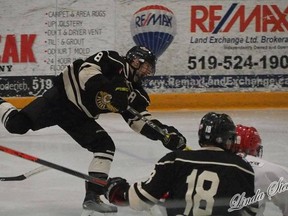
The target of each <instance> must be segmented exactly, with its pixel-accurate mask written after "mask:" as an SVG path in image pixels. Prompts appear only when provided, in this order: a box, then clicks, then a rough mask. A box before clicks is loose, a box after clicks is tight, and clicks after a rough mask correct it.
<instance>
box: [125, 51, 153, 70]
mask: <svg viewBox="0 0 288 216" xmlns="http://www.w3.org/2000/svg"><path fill="white" fill-rule="evenodd" d="M134 58H139V61H140V62H142V63H144V62H148V63H149V64H150V65H151V66H152V70H153V71H152V75H154V74H155V67H156V61H157V58H156V56H155V55H154V54H153V52H151V51H150V50H149V49H148V48H146V47H144V46H134V47H132V48H131V49H130V50H129V51H128V52H127V54H126V60H127V62H128V63H129V64H130V63H131V62H132V61H133V59H134Z"/></svg>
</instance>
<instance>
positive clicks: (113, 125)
mask: <svg viewBox="0 0 288 216" xmlns="http://www.w3.org/2000/svg"><path fill="white" fill-rule="evenodd" d="M206 112H207V111H177V112H153V115H154V116H156V117H157V118H158V119H159V120H161V121H162V122H163V123H166V124H171V125H174V126H175V127H176V128H178V129H179V130H180V131H181V132H182V133H183V134H184V135H185V136H186V138H187V140H188V143H189V145H190V146H191V147H192V148H198V138H197V130H198V125H199V121H200V119H201V117H202V116H203V115H204V114H205V113H206ZM217 112H225V113H227V114H229V115H230V116H231V117H232V118H233V120H234V122H235V123H242V124H244V125H250V126H254V127H256V128H257V129H258V131H259V133H260V135H261V137H262V140H263V145H264V155H263V159H265V160H268V161H271V162H274V163H278V164H281V165H283V166H286V167H288V160H287V153H288V145H287V142H288V110H281V109H273V110H226V111H223V110H222V111H219V110H217ZM97 121H98V122H99V123H100V124H101V125H102V126H103V127H104V128H105V129H106V130H107V131H108V132H109V134H110V135H111V137H112V138H113V139H114V142H115V145H116V148H117V149H116V154H115V159H114V162H113V165H112V169H111V173H110V174H111V176H121V177H124V178H126V179H127V180H128V181H129V182H134V181H138V180H141V179H144V178H145V177H147V176H149V174H150V171H151V170H152V169H153V167H154V163H155V162H157V161H158V159H160V158H161V157H162V156H163V155H164V154H165V153H167V152H168V150H166V149H165V148H164V147H163V146H162V144H161V142H159V141H156V142H155V141H150V140H148V139H146V138H145V137H143V136H141V135H139V134H137V133H135V132H134V131H132V130H131V129H130V128H129V127H128V125H127V124H126V123H125V122H124V121H123V120H122V119H121V117H120V116H119V115H117V114H106V115H102V116H100V118H99V119H98V120H97ZM0 145H3V146H7V147H9V148H12V149H15V150H18V151H22V152H24V153H27V154H30V155H34V156H37V157H39V158H41V159H44V160H47V161H50V162H53V163H57V164H59V165H62V166H65V167H68V168H71V169H74V170H77V171H79V172H82V173H86V172H87V168H88V165H89V163H90V161H91V158H92V154H91V153H90V152H88V151H86V150H85V149H83V148H81V147H80V146H79V145H78V144H77V143H76V142H75V141H74V140H72V139H71V138H70V137H69V136H68V135H67V134H65V132H64V131H62V130H61V129H60V128H58V127H57V126H55V127H50V128H45V129H42V130H40V131H34V132H33V131H30V132H28V133H27V134H25V135H11V134H9V133H8V132H7V131H6V130H5V129H4V127H3V126H2V125H1V126H0ZM39 166H40V165H39V164H36V163H34V162H31V161H27V160H24V159H22V158H18V157H15V156H12V155H9V154H7V153H3V152H0V176H15V175H20V174H23V173H25V172H27V171H30V170H32V169H34V168H37V167H39ZM83 198H84V180H83V179H80V178H77V177H74V176H71V175H68V174H65V173H63V172H60V171H57V170H48V171H46V172H43V173H41V174H38V175H35V176H32V177H30V178H28V179H26V180H24V181H17V182H0V216H18V215H21V216H60V215H61V216H80V214H81V210H82V209H81V204H82V201H83ZM118 211H119V212H118V213H117V214H115V215H119V216H120V215H121V216H130V215H140V216H141V215H151V214H150V213H149V212H136V211H133V210H131V209H129V208H128V207H119V208H118ZM265 213H266V214H265V215H275V216H277V215H281V213H280V211H279V210H278V208H277V207H276V206H274V205H273V204H269V205H268V207H267V209H266V212H265Z"/></svg>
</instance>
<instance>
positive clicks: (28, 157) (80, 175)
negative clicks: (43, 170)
mask: <svg viewBox="0 0 288 216" xmlns="http://www.w3.org/2000/svg"><path fill="white" fill-rule="evenodd" d="M0 151H3V152H5V153H8V154H11V155H14V156H17V157H20V158H23V159H26V160H29V161H32V162H35V163H39V164H41V165H44V166H46V167H50V168H52V169H56V170H58V171H61V172H64V173H67V174H70V175H73V176H76V177H78V178H82V179H85V180H86V181H89V182H91V183H94V184H97V185H100V186H103V187H104V186H106V184H107V182H106V181H104V180H101V179H98V178H95V177H92V176H89V175H86V174H84V173H80V172H78V171H76V170H72V169H69V168H66V167H63V166H60V165H58V164H55V163H51V162H49V161H46V160H43V159H40V158H37V157H35V156H32V155H28V154H25V153H23V152H19V151H16V150H13V149H10V148H7V147H4V146H1V145H0Z"/></svg>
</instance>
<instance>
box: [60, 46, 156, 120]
mask: <svg viewBox="0 0 288 216" xmlns="http://www.w3.org/2000/svg"><path fill="white" fill-rule="evenodd" d="M134 73H135V71H133V70H131V69H130V68H129V64H128V63H127V62H126V61H125V59H124V57H122V56H120V55H119V54H118V53H117V52H115V51H101V52H98V53H96V54H94V55H92V56H90V57H89V58H87V59H86V60H85V61H83V60H81V59H79V60H76V61H74V62H73V64H71V65H69V66H67V68H66V69H65V70H64V71H63V72H62V74H61V75H60V79H62V81H63V82H62V84H63V87H64V89H65V92H66V95H67V97H68V99H69V100H70V101H71V102H72V103H73V104H74V105H75V106H77V107H78V108H79V109H80V110H81V111H83V112H84V113H85V114H86V115H87V116H88V117H90V118H95V117H97V116H98V115H99V114H101V113H107V112H110V111H109V110H108V109H107V108H106V107H105V106H101V105H99V104H98V103H97V100H98V99H99V97H101V95H99V94H100V93H107V92H109V90H110V88H111V85H112V81H113V79H114V78H115V77H123V78H124V79H125V80H126V82H127V85H128V86H129V88H130V91H131V92H134V93H135V91H137V93H138V94H140V95H141V96H142V97H143V98H145V99H144V100H143V101H142V104H140V105H139V104H138V108H141V111H143V110H145V109H146V107H147V106H148V105H149V102H150V99H149V96H148V94H147V93H146V91H145V90H144V89H143V87H142V85H141V81H139V80H135V76H134V75H135V74H134ZM100 99H101V98H100ZM143 102H144V103H143ZM139 106H140V107H139Z"/></svg>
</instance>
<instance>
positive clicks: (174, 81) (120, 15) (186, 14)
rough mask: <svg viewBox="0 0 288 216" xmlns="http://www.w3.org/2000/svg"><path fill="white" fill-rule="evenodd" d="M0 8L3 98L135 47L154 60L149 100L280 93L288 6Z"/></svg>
mask: <svg viewBox="0 0 288 216" xmlns="http://www.w3.org/2000/svg"><path fill="white" fill-rule="evenodd" d="M0 1H1V9H0V10H1V20H0V23H1V30H0V96H6V95H8V96H38V95H41V94H42V92H43V91H45V90H46V89H48V88H50V87H51V85H50V82H52V78H53V77H54V76H55V75H57V74H59V73H60V72H61V71H62V70H63V68H64V67H65V66H66V65H67V64H70V63H71V62H73V61H74V60H75V59H77V58H83V59H85V58H86V57H88V56H90V55H92V54H94V53H95V52H97V51H100V50H107V49H113V50H116V51H118V52H119V53H121V54H123V55H125V53H126V52H127V50H128V49H130V48H131V47H132V46H134V45H136V44H137V45H142V46H147V47H148V48H150V49H151V50H152V51H153V52H154V53H155V54H156V55H157V57H158V62H157V65H156V74H155V76H154V77H149V78H147V79H145V80H144V86H145V87H146V88H147V90H148V92H150V93H151V92H152V93H153V92H160V93H161V92H168V93H169V92H199V91H200V92H214V91H215V92H218V91H287V83H288V16H287V14H288V3H287V1H286V0H278V1H271V0H269V1H268V0H261V1H259V0H242V1H233V0H232V1H231V0H201V1H200V0H193V1H191V0H189V1H188V0H181V1H174V0H173V1H172V0H171V1H167V0H158V1H150V0H147V1H145V0H133V1H132V0H125V1H124V0H107V1H100V0H93V1H91V0H83V1H73V0H57V1H54V0H47V1H37V0H31V1H28V2H25V4H19V2H18V1H17V0H10V1H4V0H0ZM37 77H39V79H38V78H37ZM36 80H42V81H40V82H41V84H39V85H35V83H37V82H38V81H36ZM33 83H34V85H33ZM42 83H43V84H42ZM21 85H23V86H26V87H25V89H24V87H23V89H22V90H19V88H18V87H17V88H16V86H21ZM38 87H39V88H41V90H39V89H38ZM16 89H18V90H16ZM20 89H21V88H20Z"/></svg>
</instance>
